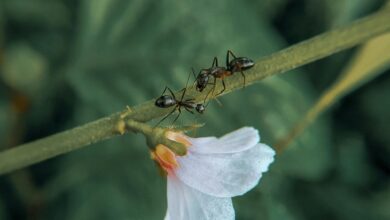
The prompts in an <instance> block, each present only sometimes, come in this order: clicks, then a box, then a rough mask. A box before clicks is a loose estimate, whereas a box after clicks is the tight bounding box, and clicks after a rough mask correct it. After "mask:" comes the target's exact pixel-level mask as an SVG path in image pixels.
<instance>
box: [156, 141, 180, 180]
mask: <svg viewBox="0 0 390 220" xmlns="http://www.w3.org/2000/svg"><path fill="white" fill-rule="evenodd" d="M151 157H152V159H153V160H155V161H157V162H158V164H159V165H160V167H161V168H163V169H164V170H165V171H166V172H167V173H169V172H170V171H172V170H173V169H175V168H177V167H179V164H178V163H177V160H176V156H175V153H173V151H171V150H170V149H169V148H168V147H166V146H164V145H162V144H159V145H157V147H156V149H155V150H154V151H152V152H151Z"/></svg>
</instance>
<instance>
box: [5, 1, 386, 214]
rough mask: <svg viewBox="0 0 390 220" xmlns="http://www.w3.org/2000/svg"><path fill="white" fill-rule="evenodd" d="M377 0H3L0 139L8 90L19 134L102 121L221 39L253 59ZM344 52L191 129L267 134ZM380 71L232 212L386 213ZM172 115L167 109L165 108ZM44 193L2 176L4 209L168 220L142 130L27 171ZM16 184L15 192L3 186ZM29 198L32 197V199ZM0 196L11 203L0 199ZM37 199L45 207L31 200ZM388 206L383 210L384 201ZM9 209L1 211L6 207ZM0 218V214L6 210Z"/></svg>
mask: <svg viewBox="0 0 390 220" xmlns="http://www.w3.org/2000/svg"><path fill="white" fill-rule="evenodd" d="M380 5H381V2H380V1H369V0H365V1H356V0H355V1H354V0H342V1H336V0H327V1H316V3H314V1H310V0H298V1H288V0H277V1H271V0H264V1H254V0H245V1H240V2H237V1H233V0H228V1H225V2H224V3H223V4H221V3H218V2H213V1H204V0H201V1H196V2H191V3H190V2H182V1H174V0H168V1H145V0H144V1H140V0H133V1H124V0H97V1H86V0H84V1H69V0H68V1H65V0H50V1H49V0H34V1H28V0H2V1H0V76H1V77H0V98H1V99H0V131H1V133H0V137H1V138H2V139H1V140H4V139H6V138H7V137H5V136H6V135H13V134H9V132H7V131H9V127H11V125H10V124H9V123H10V122H8V117H6V115H12V114H13V113H12V112H10V111H11V109H12V108H11V107H10V106H9V105H10V103H11V102H12V100H11V99H12V97H13V96H11V95H10V94H12V92H14V91H17V92H19V93H21V94H23V95H24V96H25V97H26V98H27V99H28V100H30V102H31V106H30V107H29V109H28V111H27V112H26V113H25V115H24V116H23V117H25V118H26V119H25V123H24V124H23V125H22V126H23V127H24V128H25V129H26V134H25V135H24V136H23V137H22V140H19V141H20V142H25V141H29V140H33V139H36V138H39V137H43V136H46V135H49V134H53V133H55V132H57V131H60V130H63V129H66V128H71V127H73V126H77V125H79V124H82V123H86V122H88V121H91V120H94V119H97V118H99V117H102V116H105V115H108V114H110V113H113V112H116V111H119V110H121V109H123V108H124V107H125V106H126V105H129V106H132V105H135V104H138V103H141V102H143V101H146V100H148V99H151V98H153V97H156V96H158V95H159V94H160V93H161V92H162V90H163V88H164V87H165V86H166V85H168V86H170V87H171V88H173V89H180V88H182V87H183V86H184V84H185V82H186V79H187V77H188V74H189V71H190V68H191V67H194V68H195V69H200V68H204V67H207V66H209V65H211V61H212V58H213V57H214V56H218V57H219V59H221V60H224V56H225V53H226V50H227V49H231V50H233V51H234V52H235V53H236V54H238V55H243V56H248V57H251V58H254V59H257V58H259V57H261V56H263V55H265V54H269V53H271V52H275V51H277V50H279V49H281V48H284V47H286V46H288V45H289V44H290V43H293V42H298V41H300V40H303V39H305V38H308V37H311V36H313V35H315V34H318V33H320V32H322V31H325V30H327V29H329V28H331V27H333V26H335V25H342V24H345V23H348V22H350V21H351V20H354V19H356V18H357V17H360V16H363V15H365V14H368V13H369V12H371V11H373V10H375V9H376V8H378V7H379V6H380ZM352 54H353V51H348V52H345V53H342V54H341V55H337V56H334V57H331V58H328V59H325V60H324V61H321V62H316V63H314V64H311V65H309V66H308V67H305V68H302V69H299V70H296V71H293V72H291V73H287V74H285V75H283V76H280V77H272V78H269V79H266V80H264V81H263V82H262V83H260V84H256V85H254V86H250V87H247V88H245V89H242V90H240V91H238V92H235V93H232V94H230V95H228V96H225V97H223V98H221V99H220V101H221V102H222V106H219V105H217V104H216V103H213V104H211V105H210V106H209V107H208V109H207V112H206V114H205V115H203V116H193V115H189V114H183V115H182V116H183V117H181V119H179V123H180V124H190V123H194V122H205V123H206V126H204V127H203V128H201V129H200V130H199V131H197V132H196V135H215V136H219V135H221V134H223V133H226V132H228V131H231V130H233V129H237V128H238V127H241V126H246V125H251V126H254V127H257V128H259V129H260V131H261V135H262V141H264V142H265V143H274V142H275V141H276V140H277V139H278V138H281V137H282V136H283V135H284V134H285V133H287V131H288V129H289V128H290V127H291V126H292V125H293V124H294V123H295V122H296V121H297V120H299V119H300V118H301V117H302V115H303V114H304V112H305V111H306V110H307V109H308V108H309V107H310V106H311V104H312V103H313V102H314V101H315V98H316V97H318V94H319V93H321V92H322V91H321V88H323V87H324V85H325V84H326V83H329V81H330V80H334V79H335V76H336V75H337V74H338V73H340V71H341V69H342V68H343V67H344V66H345V65H346V62H345V61H346V60H347V59H348V58H349V57H350V56H351V55H352ZM389 86H390V78H389V76H388V75H383V76H381V77H380V78H379V79H378V80H374V81H373V82H372V83H369V84H367V85H365V86H364V87H363V88H362V89H361V90H359V91H357V92H354V93H353V94H352V95H351V96H350V97H348V98H347V100H346V101H345V102H342V103H341V104H339V105H338V106H336V107H334V109H333V111H332V112H331V113H330V114H328V115H326V116H325V117H323V118H321V119H319V120H318V121H317V122H316V123H315V124H314V125H313V126H312V127H311V128H310V129H309V130H306V131H305V132H304V134H303V135H302V136H301V137H300V138H299V139H297V140H296V142H295V143H294V144H292V145H291V146H289V148H288V149H287V150H286V152H285V153H284V154H282V155H280V156H279V157H277V159H276V161H275V163H274V164H273V165H272V167H271V170H270V172H269V173H267V174H266V175H264V178H263V179H262V182H261V183H260V185H259V187H257V188H256V189H254V190H252V191H251V192H250V193H248V194H247V195H245V196H242V197H239V198H237V199H235V200H234V201H235V206H236V208H237V219H271V220H273V219H275V220H278V219H388V218H389V217H390V213H389V211H388V210H389V209H388V207H389V205H390V196H389V195H390V193H389V192H390V190H389V189H390V188H389V180H388V174H389V171H390V164H389V162H388V159H387V158H389V156H390V155H389V154H390V153H389V151H390V150H389V146H390V139H389V137H388V132H386V131H388V130H389V127H388V126H389V122H390V119H389V114H388V112H390V109H389V108H390V103H389V101H388V100H389V99H388V97H389V95H390V94H389V89H388V88H389ZM167 124H169V120H167ZM1 147H3V146H1ZM26 171H28V172H29V173H30V174H31V175H32V177H33V178H32V181H33V183H34V185H35V187H36V188H37V190H38V191H39V192H40V194H41V195H40V196H41V197H42V198H43V199H42V200H41V201H40V202H41V203H40V204H29V205H24V202H23V201H20V200H21V198H23V196H19V195H18V194H17V193H15V192H16V191H18V190H17V188H18V187H23V184H17V185H16V184H11V182H10V181H8V177H9V176H5V177H1V178H0V200H1V201H0V202H2V203H0V217H3V216H1V215H2V214H3V215H5V216H9V218H10V219H15V218H28V216H30V214H31V207H35V209H34V210H35V211H34V212H33V213H34V215H35V216H36V217H38V218H40V219H76V220H77V219H162V218H163V216H164V214H165V210H166V202H165V200H166V198H165V193H166V192H165V180H164V178H161V177H160V176H159V175H158V171H157V169H156V168H155V165H154V163H153V162H152V161H151V160H150V159H149V153H148V150H147V148H146V145H145V143H144V139H143V138H142V137H141V136H135V135H129V136H128V137H121V138H116V139H112V140H109V141H106V142H103V143H100V144H96V145H93V146H91V147H90V148H87V149H84V150H80V151H76V152H73V153H71V154H69V155H66V156H61V157H59V158H55V159H52V160H49V161H47V162H44V163H41V164H37V165H35V166H32V167H30V168H28V169H26ZM10 188H11V189H12V188H16V189H14V190H9V189H10ZM33 201H34V200H33ZM5 207H13V208H12V209H8V208H7V209H6V208H5ZM36 207H39V208H36ZM386 207H387V208H386ZM3 218H5V217H3ZM3 218H1V219H3Z"/></svg>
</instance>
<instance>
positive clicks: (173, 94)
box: [167, 87, 176, 100]
mask: <svg viewBox="0 0 390 220" xmlns="http://www.w3.org/2000/svg"><path fill="white" fill-rule="evenodd" d="M167 88H168V90H169V92H170V93H171V96H172V97H173V99H175V100H176V96H175V93H173V92H172V90H171V89H170V88H169V87H167Z"/></svg>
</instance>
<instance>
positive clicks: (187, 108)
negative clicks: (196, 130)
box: [184, 107, 194, 114]
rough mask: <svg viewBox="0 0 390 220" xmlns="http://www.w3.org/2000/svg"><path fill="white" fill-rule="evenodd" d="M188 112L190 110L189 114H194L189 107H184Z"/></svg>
mask: <svg viewBox="0 0 390 220" xmlns="http://www.w3.org/2000/svg"><path fill="white" fill-rule="evenodd" d="M184 108H185V109H186V110H187V111H188V112H190V113H191V114H194V112H193V111H191V110H190V109H189V108H187V107H184Z"/></svg>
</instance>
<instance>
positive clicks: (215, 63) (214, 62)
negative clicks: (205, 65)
mask: <svg viewBox="0 0 390 220" xmlns="http://www.w3.org/2000/svg"><path fill="white" fill-rule="evenodd" d="M213 67H218V58H217V57H214V60H213V65H211V68H213Z"/></svg>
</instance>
